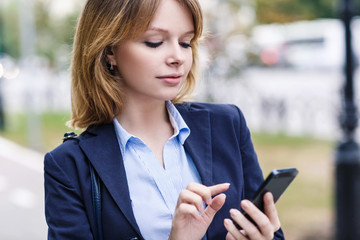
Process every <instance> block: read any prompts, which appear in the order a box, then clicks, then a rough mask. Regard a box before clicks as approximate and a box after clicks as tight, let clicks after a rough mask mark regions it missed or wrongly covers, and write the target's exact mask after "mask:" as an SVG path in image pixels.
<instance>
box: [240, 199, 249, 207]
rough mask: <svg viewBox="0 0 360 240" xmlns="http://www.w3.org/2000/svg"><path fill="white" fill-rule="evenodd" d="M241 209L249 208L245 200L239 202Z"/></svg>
mask: <svg viewBox="0 0 360 240" xmlns="http://www.w3.org/2000/svg"><path fill="white" fill-rule="evenodd" d="M241 207H242V208H248V207H249V203H248V201H247V200H242V201H241Z"/></svg>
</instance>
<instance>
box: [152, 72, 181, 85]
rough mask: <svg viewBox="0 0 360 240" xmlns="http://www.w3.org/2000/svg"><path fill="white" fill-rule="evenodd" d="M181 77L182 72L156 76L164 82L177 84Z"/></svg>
mask: <svg viewBox="0 0 360 240" xmlns="http://www.w3.org/2000/svg"><path fill="white" fill-rule="evenodd" d="M181 77H182V74H170V75H163V76H159V77H157V78H158V79H160V80H162V81H163V82H165V83H166V84H169V85H177V84H179V83H180V81H181Z"/></svg>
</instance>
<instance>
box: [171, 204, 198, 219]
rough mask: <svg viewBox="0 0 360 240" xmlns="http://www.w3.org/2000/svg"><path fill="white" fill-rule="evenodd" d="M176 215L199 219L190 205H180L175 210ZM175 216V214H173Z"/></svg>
mask: <svg viewBox="0 0 360 240" xmlns="http://www.w3.org/2000/svg"><path fill="white" fill-rule="evenodd" d="M175 211H176V215H177V216H178V217H179V216H180V217H186V216H188V215H191V216H193V217H194V218H198V217H200V215H199V213H198V211H197V209H196V207H195V206H194V205H191V204H187V203H182V204H180V205H179V207H178V208H177V209H176V210H175ZM174 215H175V214H174Z"/></svg>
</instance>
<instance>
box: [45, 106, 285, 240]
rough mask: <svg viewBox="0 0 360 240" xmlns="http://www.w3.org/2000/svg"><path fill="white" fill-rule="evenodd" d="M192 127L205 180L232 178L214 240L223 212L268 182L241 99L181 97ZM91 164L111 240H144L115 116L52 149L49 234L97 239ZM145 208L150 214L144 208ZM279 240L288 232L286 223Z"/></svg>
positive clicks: (191, 145) (190, 142)
mask: <svg viewBox="0 0 360 240" xmlns="http://www.w3.org/2000/svg"><path fill="white" fill-rule="evenodd" d="M176 108H177V109H178V110H179V112H180V114H181V116H182V117H183V119H184V120H185V122H186V123H187V125H188V127H189V128H190V130H191V134H190V136H189V137H188V139H187V140H186V141H185V143H184V147H185V150H186V151H187V152H188V153H189V154H190V156H191V157H192V159H193V161H194V163H195V165H196V167H197V170H198V171H199V173H200V177H201V181H202V183H203V184H204V185H206V186H210V185H214V184H218V183H225V182H228V183H231V185H230V188H229V190H227V191H226V192H225V194H226V202H225V205H224V206H223V207H222V209H221V210H220V211H219V212H218V213H217V214H216V215H215V217H214V220H213V222H212V224H211V225H210V227H209V229H208V231H207V239H208V240H215V239H216V240H217V239H225V236H226V233H227V231H226V229H225V227H224V224H223V222H224V218H229V217H230V216H229V210H230V209H231V208H239V206H240V201H241V200H242V199H249V198H251V197H252V195H253V194H254V192H255V191H256V189H257V187H258V186H259V185H260V183H261V182H262V181H263V175H262V172H261V169H260V167H259V164H258V161H257V157H256V153H255V151H254V148H253V144H252V141H251V138H250V132H249V130H248V128H247V126H246V123H245V119H244V117H243V115H242V113H241V111H240V110H239V109H238V108H237V107H236V106H234V105H222V104H208V103H184V104H176ZM89 164H92V166H93V167H94V169H95V171H96V172H97V173H98V175H99V177H100V179H101V182H102V184H101V193H102V224H103V235H104V239H106V240H112V239H114V240H115V239H116V240H119V239H126V240H128V239H143V237H142V236H141V233H140V230H139V227H138V226H137V223H136V220H135V217H134V214H133V211H132V207H131V200H130V196H129V189H128V184H127V180H126V174H125V168H124V164H123V161H122V156H121V153H120V149H119V144H118V141H117V138H116V134H115V130H114V126H113V124H112V123H109V124H104V125H99V126H92V127H89V128H88V129H87V130H86V131H84V132H83V133H82V134H81V135H80V136H79V137H77V138H76V140H71V141H66V142H65V143H63V144H61V145H60V146H59V147H57V148H56V149H54V150H53V151H51V152H49V153H47V154H46V155H45V161H44V167H45V214H46V221H47V224H48V227H49V230H48V238H49V239H57V240H60V239H78V240H80V239H94V238H95V237H94V236H96V235H95V234H94V232H95V230H94V229H95V219H94V214H93V206H92V198H91V182H90V172H89ZM144 214H146V213H144ZM275 239H283V234H282V232H281V230H279V231H278V232H276V233H275Z"/></svg>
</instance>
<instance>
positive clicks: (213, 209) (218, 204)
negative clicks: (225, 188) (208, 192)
mask: <svg viewBox="0 0 360 240" xmlns="http://www.w3.org/2000/svg"><path fill="white" fill-rule="evenodd" d="M225 200H226V195H225V194H224V193H222V194H219V195H217V196H216V197H214V198H213V199H212V201H211V204H210V205H208V206H207V208H206V209H205V211H204V213H203V215H202V216H203V217H204V218H205V220H206V221H207V222H208V224H210V223H211V221H212V220H213V218H214V216H215V214H216V213H217V212H218V211H219V210H220V209H221V208H222V206H224V203H225Z"/></svg>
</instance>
